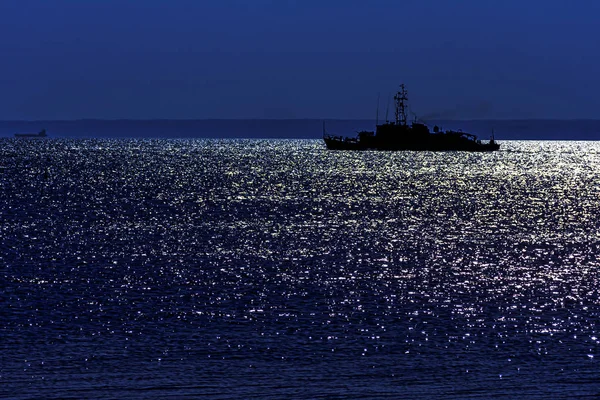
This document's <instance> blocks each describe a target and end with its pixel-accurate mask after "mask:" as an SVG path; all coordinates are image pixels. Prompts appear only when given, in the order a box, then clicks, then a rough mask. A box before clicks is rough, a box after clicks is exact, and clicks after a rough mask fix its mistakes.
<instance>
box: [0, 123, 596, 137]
mask: <svg viewBox="0 0 600 400" xmlns="http://www.w3.org/2000/svg"><path fill="white" fill-rule="evenodd" d="M323 122H325V124H326V126H327V130H328V131H329V132H330V133H333V134H336V135H344V136H353V135H355V134H356V132H357V131H361V130H371V131H372V130H374V128H375V120H374V119H335V118H331V119H329V118H324V119H317V118H302V119H241V118H240V119H219V118H214V119H94V118H86V119H75V120H7V121H0V137H4V138H6V137H13V136H14V134H15V133H17V132H38V131H40V130H41V129H46V130H47V131H48V136H49V137H51V138H256V139H276V138H280V139H318V138H321V136H322V127H323ZM379 122H380V123H382V122H383V120H382V119H380V121H379ZM426 122H427V123H428V124H429V125H431V126H433V125H438V126H441V127H444V128H446V129H462V130H463V131H465V132H470V133H473V134H475V135H477V136H479V137H480V138H481V139H487V138H489V136H490V135H491V133H492V130H493V131H494V133H495V136H496V139H498V140H600V119H464V120H446V119H445V120H433V119H432V120H428V121H426Z"/></svg>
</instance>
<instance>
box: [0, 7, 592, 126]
mask: <svg viewBox="0 0 600 400" xmlns="http://www.w3.org/2000/svg"><path fill="white" fill-rule="evenodd" d="M599 21H600V2H598V1H597V0H573V1H572V2H567V1H564V0H563V1H558V0H544V1H537V0H520V1H516V0H504V1H499V0H498V1H492V0H490V1H482V0H463V1H460V0H455V1H447V0H370V1H364V0H360V1H358V0H297V1H291V0H270V1H267V0H251V1H249V0H243V1H242V0H102V1H100V0H97V1H94V0H89V1H83V0H52V1H49V0H0V55H1V56H0V119H76V118H372V117H374V114H375V107H376V102H377V93H378V92H381V105H382V109H383V108H384V107H385V103H386V96H387V95H388V93H390V92H392V91H394V90H395V88H396V87H397V85H398V84H399V83H400V82H405V83H406V84H407V87H408V90H409V95H410V96H411V100H412V108H413V110H414V111H415V112H417V114H419V115H421V116H425V117H442V118H600V100H599V93H600V76H599V74H600V23H599ZM381 114H382V115H383V114H384V111H383V110H382V111H381Z"/></svg>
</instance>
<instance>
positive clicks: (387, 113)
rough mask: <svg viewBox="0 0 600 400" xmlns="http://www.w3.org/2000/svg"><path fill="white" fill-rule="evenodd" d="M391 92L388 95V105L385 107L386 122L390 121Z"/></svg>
mask: <svg viewBox="0 0 600 400" xmlns="http://www.w3.org/2000/svg"><path fill="white" fill-rule="evenodd" d="M389 115H390V93H388V96H387V106H386V107H385V123H386V124H388V123H389V122H390V119H389Z"/></svg>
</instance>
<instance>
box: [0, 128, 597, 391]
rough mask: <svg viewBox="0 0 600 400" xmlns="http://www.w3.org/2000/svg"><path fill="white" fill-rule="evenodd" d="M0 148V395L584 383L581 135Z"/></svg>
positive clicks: (589, 206)
mask: <svg viewBox="0 0 600 400" xmlns="http://www.w3.org/2000/svg"><path fill="white" fill-rule="evenodd" d="M0 157H1V158H0V238H1V241H0V246H1V247H0V287H1V288H2V290H1V291H0V306H1V307H0V329H1V331H0V380H1V383H2V384H1V385H0V397H6V398H23V399H24V398H37V397H39V396H44V397H55V398H85V397H94V398H131V397H139V398H165V397H175V398H177V397H183V398H185V397H195V396H198V397H200V396H213V397H214V398H222V399H238V398H252V397H255V398H298V399H304V398H331V397H333V398H335V397H339V398H390V399H391V398H415V397H416V398H418V397H421V398H457V399H458V398H488V397H490V398H491V397H496V398H497V397H499V396H507V397H519V398H536V397H537V398H577V397H578V396H582V397H586V396H594V395H599V394H600V380H599V378H598V377H599V376H600V364H599V363H598V362H599V360H598V357H600V355H599V354H598V345H599V343H600V339H599V338H600V332H599V329H600V317H599V316H600V300H599V289H600V283H599V280H598V279H599V278H598V273H599V269H600V261H599V260H598V257H599V255H600V241H599V238H600V230H599V228H600V219H599V216H600V143H597V142H587V143H584V142H507V143H503V148H502V151H500V152H496V153H492V154H464V153H412V152H407V153H378V152H350V153H347V152H328V151H326V150H325V149H324V146H323V144H322V143H321V142H320V141H285V140H279V141H278V140H264V141H258V140H256V141H253V140H231V141H229V140H224V141H219V140H182V141H177V140H151V141H150V140H149V141H134V140H131V141H127V140H45V141H27V140H22V141H15V140H12V139H7V140H2V141H0Z"/></svg>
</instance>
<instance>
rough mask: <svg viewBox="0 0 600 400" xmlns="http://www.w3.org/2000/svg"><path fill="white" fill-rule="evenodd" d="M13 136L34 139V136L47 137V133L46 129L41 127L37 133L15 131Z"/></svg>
mask: <svg viewBox="0 0 600 400" xmlns="http://www.w3.org/2000/svg"><path fill="white" fill-rule="evenodd" d="M15 137H16V138H30V139H35V138H45V137H48V135H47V134H46V130H45V129H42V130H41V131H39V132H38V133H15Z"/></svg>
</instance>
